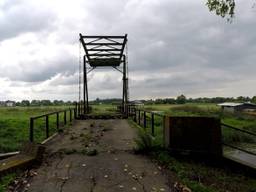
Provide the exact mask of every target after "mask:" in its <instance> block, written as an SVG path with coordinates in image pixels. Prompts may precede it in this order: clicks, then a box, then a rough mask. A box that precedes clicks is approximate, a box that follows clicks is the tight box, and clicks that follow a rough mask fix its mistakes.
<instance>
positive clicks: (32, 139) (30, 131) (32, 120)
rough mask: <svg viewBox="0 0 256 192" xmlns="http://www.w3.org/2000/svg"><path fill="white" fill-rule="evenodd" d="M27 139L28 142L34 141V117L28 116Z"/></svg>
mask: <svg viewBox="0 0 256 192" xmlns="http://www.w3.org/2000/svg"><path fill="white" fill-rule="evenodd" d="M29 140H30V142H33V141H34V118H33V117H31V118H30V128H29Z"/></svg>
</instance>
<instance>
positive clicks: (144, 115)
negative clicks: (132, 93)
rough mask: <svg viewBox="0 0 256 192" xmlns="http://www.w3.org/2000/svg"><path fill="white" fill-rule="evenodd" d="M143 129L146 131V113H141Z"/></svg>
mask: <svg viewBox="0 0 256 192" xmlns="http://www.w3.org/2000/svg"><path fill="white" fill-rule="evenodd" d="M143 127H144V128H145V129H146V128H147V112H146V111H144V112H143Z"/></svg>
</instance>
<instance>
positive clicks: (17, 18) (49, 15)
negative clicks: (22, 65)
mask: <svg viewBox="0 0 256 192" xmlns="http://www.w3.org/2000/svg"><path fill="white" fill-rule="evenodd" d="M0 14H2V17H0V29H1V33H0V41H2V40H5V39H8V38H12V37H15V36H18V35H20V34H22V33H26V32H39V31H48V30H52V29H53V28H54V24H55V20H56V19H57V18H56V15H55V14H54V12H52V11H51V10H49V9H47V8H46V7H45V8H44V7H39V6H38V7H34V6H33V5H32V4H30V3H29V1H17V0H15V1H6V2H5V3H4V4H3V5H2V6H1V7H0ZM3 29H4V30H3Z"/></svg>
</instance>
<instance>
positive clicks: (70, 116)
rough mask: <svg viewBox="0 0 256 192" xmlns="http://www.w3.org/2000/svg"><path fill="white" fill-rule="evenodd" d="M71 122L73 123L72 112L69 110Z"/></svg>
mask: <svg viewBox="0 0 256 192" xmlns="http://www.w3.org/2000/svg"><path fill="white" fill-rule="evenodd" d="M69 120H70V122H72V110H71V109H69Z"/></svg>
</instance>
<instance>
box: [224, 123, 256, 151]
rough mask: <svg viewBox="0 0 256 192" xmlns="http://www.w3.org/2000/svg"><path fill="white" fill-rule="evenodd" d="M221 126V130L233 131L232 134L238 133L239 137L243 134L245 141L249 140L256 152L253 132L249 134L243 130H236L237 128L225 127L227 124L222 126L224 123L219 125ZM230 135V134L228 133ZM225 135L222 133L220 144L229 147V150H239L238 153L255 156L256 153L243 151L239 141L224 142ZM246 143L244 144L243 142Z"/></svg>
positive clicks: (255, 139)
mask: <svg viewBox="0 0 256 192" xmlns="http://www.w3.org/2000/svg"><path fill="white" fill-rule="evenodd" d="M221 126H222V128H227V129H229V130H232V131H234V133H239V135H240V136H241V134H245V135H246V136H245V139H247V140H250V143H253V144H254V146H255V151H256V133H253V132H250V131H247V130H244V129H240V128H237V127H233V126H231V125H227V124H224V123H221ZM229 134H231V133H229ZM225 140H226V139H225V133H224V131H222V144H223V145H225V146H227V147H230V148H233V149H236V150H239V151H242V152H245V153H248V154H251V155H256V152H253V151H249V150H248V149H245V148H244V147H243V146H242V145H241V144H242V143H243V142H241V141H236V142H229V143H228V142H227V141H225ZM238 140H239V139H238ZM244 143H246V142H244ZM235 144H237V145H235Z"/></svg>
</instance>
